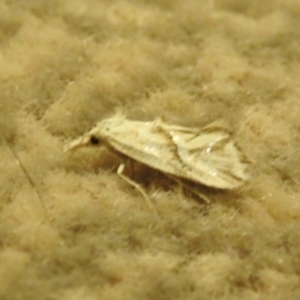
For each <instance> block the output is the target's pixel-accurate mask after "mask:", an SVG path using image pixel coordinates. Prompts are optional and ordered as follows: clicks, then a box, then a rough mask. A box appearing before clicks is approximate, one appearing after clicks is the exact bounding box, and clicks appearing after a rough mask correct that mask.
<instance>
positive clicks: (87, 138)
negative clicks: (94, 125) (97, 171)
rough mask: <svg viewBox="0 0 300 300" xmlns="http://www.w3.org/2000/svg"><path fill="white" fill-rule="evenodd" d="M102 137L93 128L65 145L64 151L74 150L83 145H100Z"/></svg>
mask: <svg viewBox="0 0 300 300" xmlns="http://www.w3.org/2000/svg"><path fill="white" fill-rule="evenodd" d="M100 145H101V138H100V136H99V134H97V132H95V131H94V130H91V131H90V132H88V133H87V134H85V135H84V136H82V137H80V138H78V139H76V140H74V141H72V142H70V143H69V144H67V145H66V146H65V147H64V152H69V151H74V150H77V149H78V148H82V147H91V146H100Z"/></svg>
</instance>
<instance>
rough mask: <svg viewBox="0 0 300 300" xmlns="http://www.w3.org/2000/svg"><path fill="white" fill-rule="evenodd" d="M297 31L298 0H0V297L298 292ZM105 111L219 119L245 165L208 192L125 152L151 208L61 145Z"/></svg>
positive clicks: (97, 160)
mask: <svg viewBox="0 0 300 300" xmlns="http://www.w3.org/2000/svg"><path fill="white" fill-rule="evenodd" d="M299 36H300V1H299V0H288V1H287V0H273V1H262V0H253V1H248V0H236V1H233V0H215V1H212V0H185V1H179V0H177V1H175V0H173V1H172V0H153V1H146V0H140V1H137V0H127V1H126V0H124V1H116V0H105V1H100V0H57V1H55V0H53V1H48V0H28V1H21V0H11V1H4V0H0V90H1V94H0V134H1V136H2V142H1V144H0V208H1V210H0V245H1V247H0V278H1V280H0V299H9V300H14V299H15V300H17V299H22V300H24V299H25V300H26V299H31V300H32V299H39V300H43V299H45V300H46V299H48V300H49V299H51V300H52V299H53V300H56V299H59V300H77V299H80V300H82V299H84V300H85V299H86V300H96V299H113V300H114V299H118V300H119V299H128V300H129V299H130V300H135V299H138V300H141V299H161V300H164V299H172V300H173V299H174V300H175V299H176V300H177V299H182V300H183V299H184V300H198V299H209V300H213V299H222V300H225V299H228V300H235V299H243V300H248V299H249V300H260V299H263V300H265V299H267V300H268V299H270V300H271V299H272V300H274V299H275V300H281V299H300V282H299V274H300V267H299V266H300V255H299V253H300V237H299V232H300V228H299V227H300V226H299V220H300V187H299V182H300V174H299V169H300V153H299V145H300V143H299V136H300V135H299V129H300V89H299V82H300V64H299V62H300V56H299V53H300V38H299ZM116 110H121V111H122V112H124V113H125V114H126V115H127V116H128V117H129V118H131V119H138V120H153V119H155V118H157V117H162V118H163V119H164V120H166V122H168V123H171V124H177V125H183V126H200V127H201V126H205V125H208V124H210V123H212V122H220V123H222V124H225V125H226V126H227V127H228V128H230V130H231V131H232V132H233V134H234V136H235V139H236V140H237V142H238V144H239V146H240V147H241V148H242V149H243V152H245V153H246V154H247V156H248V157H249V159H251V160H252V161H253V167H252V178H251V180H250V181H249V182H248V183H247V184H246V185H245V186H244V187H242V188H241V189H238V190H236V191H234V192H220V191H219V192H216V191H213V190H209V189H208V190H206V189H205V190H201V192H205V193H207V194H208V195H209V197H210V198H211V199H212V202H211V203H210V204H206V203H204V202H203V203H202V202H197V201H196V200H195V199H194V198H193V196H190V195H187V194H186V193H184V192H183V191H182V190H181V188H180V187H179V186H178V185H176V184H174V183H171V182H170V181H169V180H168V179H165V177H164V176H163V175H161V174H160V173H159V172H156V171H153V170H150V169H148V168H145V167H144V166H135V168H134V174H133V175H134V178H135V180H136V181H137V182H139V184H141V185H142V186H143V188H145V189H146V190H147V192H148V194H149V195H150V196H151V197H152V199H153V202H154V203H155V206H156V208H157V210H158V211H159V212H160V214H161V215H162V220H158V219H157V217H156V216H155V214H153V212H152V211H151V210H149V208H148V206H147V204H146V203H145V201H144V199H143V197H142V196H141V195H140V194H139V193H138V192H137V191H136V190H134V189H133V188H132V187H131V186H128V185H127V184H126V182H124V181H122V179H121V178H119V177H118V176H117V175H116V170H117V168H118V166H119V164H120V162H121V159H120V158H116V157H115V156H114V154H113V153H110V152H109V151H107V150H106V149H101V150H96V151H95V150H93V149H82V150H80V151H78V152H76V153H74V155H71V156H70V155H68V154H66V153H63V151H62V149H63V145H64V144H65V143H67V142H68V141H70V140H72V139H73V138H76V137H77V136H80V135H82V134H83V133H84V132H86V131H88V130H89V129H90V128H92V127H93V126H94V125H95V124H96V123H97V122H98V121H100V120H102V119H103V118H106V117H109V116H111V115H113V114H114V113H115V112H116ZM225 125H224V126H225ZM4 141H6V142H4ZM13 153H15V154H16V155H17V156H18V158H19V163H21V164H22V165H23V167H24V168H25V170H26V172H27V173H28V174H29V176H30V178H31V179H32V180H33V182H34V187H33V186H31V184H30V181H29V179H28V178H27V177H26V174H25V173H24V171H23V170H22V167H21V166H20V165H18V163H16V161H15V158H14V155H13Z"/></svg>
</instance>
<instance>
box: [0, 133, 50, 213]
mask: <svg viewBox="0 0 300 300" xmlns="http://www.w3.org/2000/svg"><path fill="white" fill-rule="evenodd" d="M2 140H3V141H4V143H5V144H6V146H7V148H8V149H9V151H10V153H11V154H12V156H13V157H14V160H15V162H16V164H17V165H18V166H19V167H20V168H21V170H22V171H23V173H24V175H25V177H26V178H27V179H28V182H29V183H30V185H31V187H32V188H33V190H34V192H35V195H36V196H37V198H38V199H39V202H40V203H41V205H42V207H43V210H44V213H45V216H46V218H48V215H47V210H46V207H45V204H44V202H43V201H42V197H41V195H40V193H39V191H38V189H37V188H36V185H35V183H34V180H33V179H32V177H31V176H30V174H29V173H28V172H27V170H26V168H25V166H24V165H23V163H22V161H21V160H20V159H19V157H18V155H17V153H16V152H15V151H14V149H13V148H12V147H11V146H10V145H9V143H8V142H7V141H6V139H4V138H3V139H2Z"/></svg>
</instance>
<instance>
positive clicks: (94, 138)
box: [90, 136, 100, 145]
mask: <svg viewBox="0 0 300 300" xmlns="http://www.w3.org/2000/svg"><path fill="white" fill-rule="evenodd" d="M90 141H91V144H92V145H98V144H99V142H100V141H99V139H98V138H96V137H95V136H91V139H90Z"/></svg>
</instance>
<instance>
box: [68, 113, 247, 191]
mask: <svg viewBox="0 0 300 300" xmlns="http://www.w3.org/2000/svg"><path fill="white" fill-rule="evenodd" d="M93 140H94V141H99V142H102V143H103V144H105V145H107V146H109V147H110V148H112V149H113V150H115V151H117V152H119V153H120V154H123V155H125V156H127V157H128V158H131V159H134V160H136V161H138V162H141V163H143V164H145V165H148V166H150V167H152V168H154V169H157V170H159V171H161V172H164V173H166V174H169V175H172V176H176V177H178V178H184V179H188V180H191V181H194V182H196V183H200V184H204V185H206V186H209V187H214V188H220V189H232V188H236V187H238V186H240V185H241V184H243V183H244V182H245V181H246V180H247V178H248V175H247V170H246V169H247V167H246V164H245V163H244V162H243V160H242V157H243V155H242V154H241V152H240V150H239V149H238V148H237V147H236V145H235V143H234V141H233V140H232V138H231V136H230V134H229V133H228V132H226V131H224V130H221V129H219V128H216V129H214V128H207V129H203V130H201V129H198V128H189V127H183V126H177V125H168V124H166V123H164V122H162V121H154V122H142V121H134V120H128V119H126V118H124V117H120V116H114V117H112V118H109V119H105V120H103V121H102V122H99V123H98V124H97V126H96V127H95V128H93V129H92V130H91V131H90V132H88V133H87V134H85V135H84V136H83V137H82V138H79V139H77V140H75V141H73V142H71V143H70V144H68V145H67V146H66V147H65V150H66V151H68V150H75V149H77V148H79V147H83V146H89V145H93V144H95V143H93Z"/></svg>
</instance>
